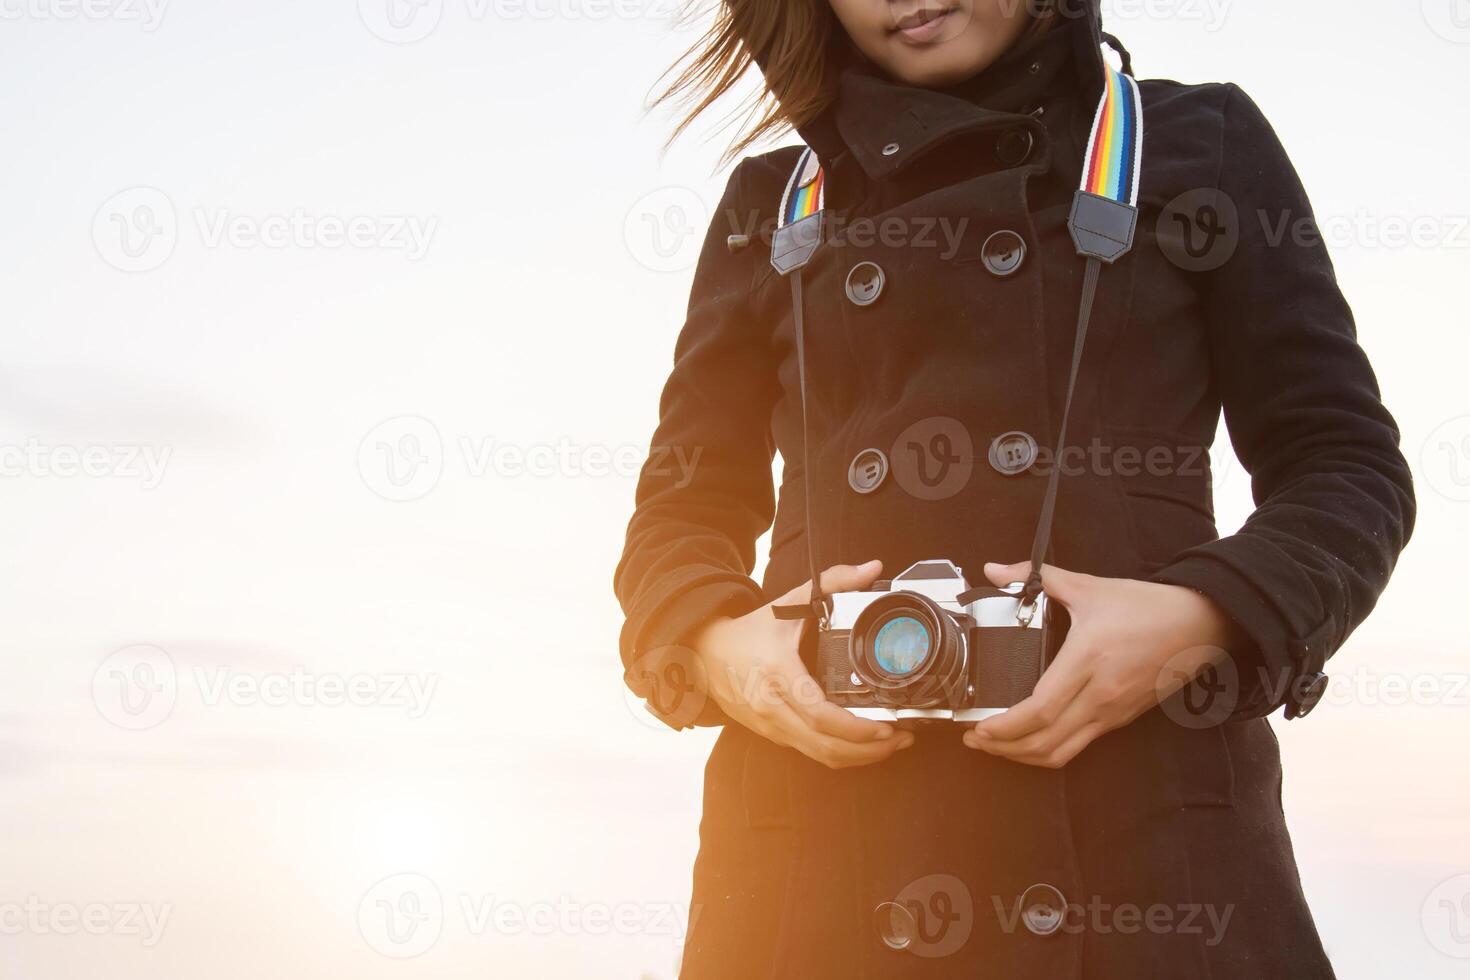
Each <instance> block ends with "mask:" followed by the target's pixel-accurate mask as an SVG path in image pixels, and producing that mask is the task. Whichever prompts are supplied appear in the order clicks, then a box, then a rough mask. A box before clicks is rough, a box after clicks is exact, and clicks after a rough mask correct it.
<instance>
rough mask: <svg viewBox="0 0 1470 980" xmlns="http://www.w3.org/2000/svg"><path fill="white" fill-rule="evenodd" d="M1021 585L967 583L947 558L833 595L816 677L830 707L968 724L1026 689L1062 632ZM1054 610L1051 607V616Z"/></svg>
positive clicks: (901, 719)
mask: <svg viewBox="0 0 1470 980" xmlns="http://www.w3.org/2000/svg"><path fill="white" fill-rule="evenodd" d="M1023 589H1024V586H1023V584H1022V583H1019V582H1017V583H1014V584H1012V585H1008V586H1006V587H1004V588H990V587H981V588H977V589H972V588H970V586H969V584H968V583H967V582H966V581H965V577H964V574H963V573H962V572H961V570H960V569H959V568H958V567H957V566H956V565H955V564H954V563H953V562H950V561H946V560H944V559H934V560H929V561H921V562H915V563H914V564H913V565H910V566H909V567H908V568H907V569H905V570H904V571H903V573H902V574H900V575H897V576H895V577H894V578H893V580H892V581H891V582H878V583H876V585H875V587H874V588H873V589H872V590H870V591H866V592H839V593H837V594H835V595H833V596H832V597H831V599H832V614H831V616H830V618H829V621H828V623H827V624H826V625H825V626H824V627H823V628H822V629H821V630H820V631H819V632H818V634H817V642H816V669H815V676H816V678H817V680H818V682H819V683H820V684H821V685H822V690H823V692H824V693H825V694H826V696H827V698H828V699H829V700H831V701H832V702H833V703H835V704H837V705H839V706H841V707H843V708H846V709H847V710H848V711H851V712H852V713H853V714H855V715H858V716H859V717H863V718H870V719H873V720H875V721H886V722H892V723H896V724H898V725H900V726H901V727H914V726H918V725H925V724H944V723H952V724H967V725H968V724H974V723H975V722H977V721H980V720H982V719H984V718H988V717H990V716H991V715H996V714H999V713H1001V712H1002V711H1004V710H1005V709H1006V708H1009V707H1011V706H1012V705H1014V704H1016V703H1017V702H1019V701H1021V700H1023V699H1025V698H1026V697H1028V696H1029V695H1030V694H1031V691H1032V689H1033V688H1035V686H1036V682H1037V681H1038V680H1040V679H1041V673H1042V671H1043V670H1045V669H1046V665H1047V664H1048V663H1049V662H1050V661H1051V658H1052V657H1053V656H1054V655H1055V654H1056V650H1057V648H1058V647H1059V646H1060V645H1061V639H1062V637H1063V636H1064V635H1065V633H1066V625H1065V623H1064V622H1063V621H1062V619H1063V617H1064V616H1065V612H1064V611H1063V610H1062V609H1061V607H1060V606H1057V607H1053V605H1052V604H1051V603H1050V602H1048V601H1047V597H1046V595H1045V594H1042V595H1038V596H1037V597H1036V601H1035V603H1034V605H1031V606H1029V607H1028V606H1026V605H1024V604H1023V602H1022V592H1023ZM1054 608H1055V610H1056V611H1055V613H1054V611H1053V610H1054Z"/></svg>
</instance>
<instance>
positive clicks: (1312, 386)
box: [1154, 86, 1414, 717]
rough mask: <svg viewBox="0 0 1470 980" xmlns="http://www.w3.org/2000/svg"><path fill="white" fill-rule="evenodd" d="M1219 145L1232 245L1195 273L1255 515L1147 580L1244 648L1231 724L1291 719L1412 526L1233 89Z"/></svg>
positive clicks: (1254, 120) (1407, 496)
mask: <svg viewBox="0 0 1470 980" xmlns="http://www.w3.org/2000/svg"><path fill="white" fill-rule="evenodd" d="M1223 146H1224V149H1223V158H1222V163H1221V172H1220V177H1219V189H1220V191H1221V192H1222V193H1223V195H1224V196H1225V197H1226V199H1227V200H1228V201H1230V202H1233V203H1234V205H1235V209H1236V211H1237V224H1238V227H1239V229H1240V241H1239V244H1238V245H1237V247H1236V248H1235V250H1234V252H1233V253H1232V254H1231V256H1230V258H1229V259H1228V260H1227V261H1226V262H1225V263H1224V265H1222V266H1221V267H1220V268H1218V269H1217V270H1215V271H1214V272H1213V273H1210V274H1209V276H1208V277H1207V279H1208V281H1207V285H1206V304H1207V322H1208V330H1209V343H1210V352H1211V358H1212V362H1213V373H1214V380H1215V384H1216V385H1217V388H1218V391H1219V395H1220V400H1221V403H1222V405H1223V407H1224V412H1225V422H1226V426H1227V428H1228V430H1229V433H1230V439H1231V442H1232V444H1233V445H1234V447H1235V452H1236V455H1237V456H1238V457H1239V459H1240V461H1241V463H1242V464H1243V465H1244V467H1245V469H1246V470H1247V472H1249V473H1250V476H1251V490H1252V495H1253V497H1254V500H1255V503H1256V510H1255V511H1254V512H1253V513H1252V514H1251V516H1250V518H1249V519H1248V520H1247V521H1246V523H1245V525H1244V526H1243V527H1242V528H1241V529H1240V531H1239V532H1238V533H1236V534H1232V535H1230V536H1228V537H1224V538H1220V539H1218V540H1216V541H1213V542H1210V543H1208V544H1205V545H1201V546H1199V547H1196V548H1192V549H1190V550H1188V551H1186V552H1184V553H1183V554H1181V555H1180V556H1178V558H1177V559H1176V560H1175V561H1174V562H1173V563H1172V564H1171V565H1169V566H1168V567H1166V568H1164V569H1163V570H1162V571H1160V572H1159V573H1157V574H1156V575H1155V576H1154V579H1155V580H1156V581H1160V582H1167V583H1171V584H1175V585H1182V586H1187V587H1190V588H1193V589H1196V590H1198V591H1199V592H1201V593H1203V594H1205V595H1206V596H1209V597H1210V598H1211V599H1213V600H1214V601H1215V602H1217V603H1218V604H1219V605H1220V606H1221V607H1222V608H1223V609H1224V611H1225V612H1226V613H1227V614H1228V615H1229V616H1230V617H1231V618H1232V619H1234V620H1235V622H1236V623H1237V624H1238V625H1239V626H1240V627H1242V629H1243V630H1244V632H1245V633H1246V634H1248V635H1249V637H1250V638H1251V640H1252V641H1253V646H1254V649H1251V650H1246V651H1241V652H1240V656H1238V657H1237V658H1236V662H1237V666H1238V667H1239V672H1240V682H1241V701H1240V702H1239V710H1238V712H1237V713H1238V714H1239V715H1246V716H1251V715H1262V714H1267V713H1269V712H1271V711H1274V710H1275V709H1276V708H1277V707H1279V706H1281V705H1282V704H1285V705H1286V706H1287V716H1288V717H1295V716H1297V715H1300V714H1304V713H1305V712H1306V711H1308V710H1310V709H1311V706H1312V704H1313V703H1315V702H1314V699H1313V686H1314V683H1315V684H1316V685H1317V688H1316V690H1317V691H1318V692H1320V690H1321V687H1320V685H1321V684H1322V678H1321V677H1320V674H1321V671H1322V668H1323V664H1324V662H1325V661H1326V660H1327V658H1328V657H1330V656H1331V655H1332V654H1333V653H1335V652H1336V651H1337V649H1338V647H1340V646H1341V645H1342V643H1343V642H1344V641H1345V640H1346V639H1347V637H1348V635H1349V634H1350V633H1351V632H1352V631H1353V629H1355V628H1356V627H1357V626H1358V624H1359V623H1361V622H1362V621H1363V620H1364V619H1365V618H1366V617H1367V615H1368V613H1369V612H1370V611H1371V610H1372V608H1373V606H1374V603H1375V602H1376V601H1377V599H1378V596H1379V593H1381V592H1382V591H1383V588H1384V587H1385V586H1386V585H1387V583H1388V577H1389V574H1390V572H1391V571H1392V570H1393V567H1394V563H1395V562H1396V561H1397V559H1398V555H1399V552H1400V551H1401V550H1402V549H1403V547H1404V545H1405V543H1406V542H1407V541H1408V537H1409V534H1410V532H1411V530H1412V528H1413V522H1414V493H1413V486H1412V481H1411V478H1410V472H1409V467H1408V464H1407V463H1406V462H1405V460H1404V457H1403V455H1402V454H1401V453H1400V451H1399V445H1398V442H1399V434H1398V429H1397V426H1396V425H1395V423H1394V420H1393V418H1392V417H1391V416H1390V415H1389V413H1388V411H1387V410H1386V409H1385V408H1384V406H1383V403H1382V401H1381V400H1380V397H1379V390H1378V383H1377V380H1376V379H1375V378H1374V375H1373V369H1372V367H1371V366H1370V365H1369V363H1368V359H1367V357H1366V356H1365V354H1364V353H1363V350H1362V348H1361V347H1359V346H1358V342H1357V333H1356V328H1355V326H1354V323H1353V317H1352V313H1351V311H1350V310H1349V309H1348V306H1347V302H1346V301H1345V299H1344V298H1343V295H1342V292H1341V290H1340V289H1339V288H1338V285H1337V280H1336V278H1335V276H1334V274H1333V270H1332V263H1331V260H1330V259H1329V257H1328V254H1327V250H1326V248H1325V246H1324V244H1323V243H1322V242H1321V240H1320V236H1316V237H1317V240H1316V241H1309V240H1306V239H1303V238H1301V237H1299V236H1298V237H1295V238H1294V236H1292V235H1291V234H1290V233H1289V229H1291V228H1292V227H1293V226H1294V225H1295V223H1297V222H1298V221H1299V220H1300V219H1303V218H1306V219H1309V221H1310V219H1311V217H1312V212H1311V205H1310V204H1309V202H1308V200H1307V196H1306V193H1305V191H1304V190H1303V189H1302V186H1301V182H1300V180H1299V179H1298V177H1297V175H1296V171H1295V169H1294V168H1293V167H1292V165H1291V161H1290V160H1289V159H1288V158H1287V156H1286V152H1285V150H1284V149H1283V148H1282V146H1281V144H1280V142H1279V141H1278V139H1277V137H1276V135H1275V133H1274V132H1273V131H1272V129H1271V126H1270V124H1269V123H1268V122H1267V121H1266V119H1265V117H1264V116H1263V115H1262V114H1261V111H1260V110H1259V109H1258V108H1257V107H1256V105H1255V103H1253V102H1252V101H1251V100H1250V98H1249V97H1248V96H1247V95H1246V94H1245V93H1244V92H1242V91H1240V90H1239V89H1238V88H1235V87H1234V86H1229V87H1228V91H1227V99H1226V106H1225V113H1224V139H1223ZM1308 227H1311V228H1315V227H1316V225H1315V222H1314V221H1310V224H1309V225H1308ZM1283 229H1287V230H1288V234H1286V235H1285V237H1281V232H1282V230H1283ZM1317 696H1320V693H1318V695H1317Z"/></svg>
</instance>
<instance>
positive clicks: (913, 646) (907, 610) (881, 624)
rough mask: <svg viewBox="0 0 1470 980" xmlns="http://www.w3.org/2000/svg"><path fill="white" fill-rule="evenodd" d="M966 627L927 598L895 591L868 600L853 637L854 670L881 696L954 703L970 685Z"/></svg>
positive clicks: (921, 703)
mask: <svg viewBox="0 0 1470 980" xmlns="http://www.w3.org/2000/svg"><path fill="white" fill-rule="evenodd" d="M966 648H967V641H966V636H965V630H964V629H963V628H962V627H961V625H960V624H959V623H958V622H956V621H955V618H954V617H953V616H952V615H951V614H950V613H948V612H946V611H945V610H944V609H942V608H940V606H939V604H938V603H936V602H935V601H934V600H932V599H930V598H929V597H928V596H924V595H921V594H919V593H917V592H908V591H900V592H890V593H888V594H887V595H885V596H882V597H881V598H878V599H875V600H873V602H871V603H869V604H868V606H867V608H865V609H864V610H863V611H862V612H861V613H860V614H859V615H858V617H857V619H856V621H855V622H854V623H853V625H852V632H851V633H850V634H849V636H848V650H849V656H850V657H851V659H852V669H853V672H854V673H855V674H857V676H858V678H859V679H861V680H862V682H863V683H864V684H865V685H867V687H868V688H869V689H870V690H871V691H872V692H873V695H874V697H875V698H877V700H878V701H879V702H881V703H884V704H890V705H905V706H912V707H932V706H937V705H947V704H948V705H952V704H955V703H956V700H955V699H956V698H957V697H958V696H959V695H960V692H961V690H962V688H963V686H964V683H965V663H966V654H967V649H966Z"/></svg>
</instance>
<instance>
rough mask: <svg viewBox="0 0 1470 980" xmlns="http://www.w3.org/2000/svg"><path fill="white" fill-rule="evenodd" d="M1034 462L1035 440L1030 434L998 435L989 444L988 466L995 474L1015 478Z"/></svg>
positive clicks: (1018, 431)
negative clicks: (993, 469) (992, 468)
mask: <svg viewBox="0 0 1470 980" xmlns="http://www.w3.org/2000/svg"><path fill="white" fill-rule="evenodd" d="M1034 462H1036V440H1035V439H1033V438H1031V435H1030V433H1027V432H1021V431H1020V430H1016V431H1014V432H1006V433H1004V434H1002V435H998V436H996V437H995V439H994V440H993V441H992V442H991V443H990V465H991V466H993V467H994V468H995V471H996V472H997V473H1001V474H1003V475H1005V476H1015V475H1016V474H1017V473H1024V472H1026V471H1027V470H1029V469H1030V468H1031V464H1032V463H1034Z"/></svg>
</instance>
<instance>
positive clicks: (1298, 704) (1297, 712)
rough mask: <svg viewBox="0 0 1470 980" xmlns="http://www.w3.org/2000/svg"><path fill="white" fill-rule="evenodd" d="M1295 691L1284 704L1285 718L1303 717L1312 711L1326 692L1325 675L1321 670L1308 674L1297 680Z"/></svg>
mask: <svg viewBox="0 0 1470 980" xmlns="http://www.w3.org/2000/svg"><path fill="white" fill-rule="evenodd" d="M1296 690H1297V691H1298V692H1299V693H1297V694H1296V695H1295V696H1294V697H1293V698H1292V699H1291V702H1290V703H1289V704H1287V706H1286V717H1287V719H1288V720H1289V719H1292V718H1305V717H1306V716H1307V715H1309V714H1311V713H1312V709H1313V708H1315V707H1317V705H1318V704H1320V703H1321V701H1322V696H1323V695H1325V694H1326V693H1327V675H1326V674H1324V673H1322V671H1320V670H1319V671H1317V672H1316V673H1313V674H1308V675H1307V676H1306V677H1303V678H1302V679H1301V680H1299V681H1298V682H1297V685H1296Z"/></svg>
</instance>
